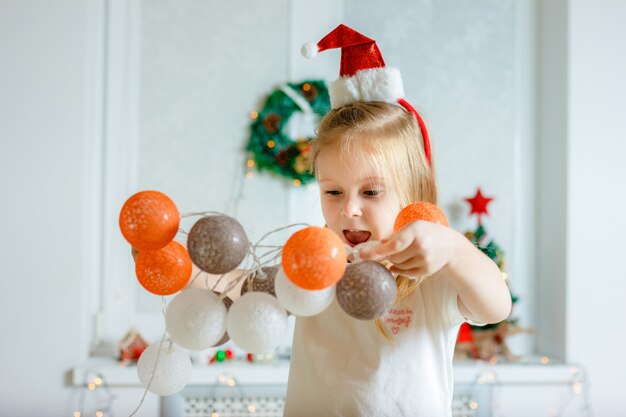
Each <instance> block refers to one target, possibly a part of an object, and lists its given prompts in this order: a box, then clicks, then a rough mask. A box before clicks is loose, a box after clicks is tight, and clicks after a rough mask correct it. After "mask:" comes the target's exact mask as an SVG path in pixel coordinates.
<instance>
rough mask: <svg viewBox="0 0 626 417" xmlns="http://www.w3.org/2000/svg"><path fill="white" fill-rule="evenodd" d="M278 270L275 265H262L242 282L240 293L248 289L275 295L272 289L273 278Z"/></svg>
mask: <svg viewBox="0 0 626 417" xmlns="http://www.w3.org/2000/svg"><path fill="white" fill-rule="evenodd" d="M277 272H278V267H277V266H264V267H263V268H261V271H257V272H255V273H254V274H253V275H252V276H251V277H250V278H248V279H247V280H246V282H244V284H243V285H242V287H241V295H244V294H245V293H247V292H248V291H259V292H266V293H268V294H271V295H273V296H274V297H276V292H275V291H274V280H275V279H276V273H277Z"/></svg>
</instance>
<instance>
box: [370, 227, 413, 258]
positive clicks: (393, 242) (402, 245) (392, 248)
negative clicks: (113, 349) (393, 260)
mask: <svg viewBox="0 0 626 417" xmlns="http://www.w3.org/2000/svg"><path fill="white" fill-rule="evenodd" d="M412 242H413V237H412V236H410V235H408V234H406V233H402V232H399V233H397V234H395V235H393V236H392V237H391V239H389V240H388V241H386V242H383V243H382V244H381V245H380V246H379V247H378V249H377V250H376V253H377V254H378V255H381V256H390V255H395V254H397V253H399V252H402V251H403V250H405V249H406V248H408V247H409V246H410V245H411V243H412Z"/></svg>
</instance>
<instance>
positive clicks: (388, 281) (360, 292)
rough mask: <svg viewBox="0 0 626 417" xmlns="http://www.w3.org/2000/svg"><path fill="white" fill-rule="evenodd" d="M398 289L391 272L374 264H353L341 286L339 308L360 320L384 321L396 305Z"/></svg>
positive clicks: (341, 281) (339, 284)
mask: <svg viewBox="0 0 626 417" xmlns="http://www.w3.org/2000/svg"><path fill="white" fill-rule="evenodd" d="M397 293H398V289H397V287H396V281H395V279H393V275H391V272H389V270H387V268H385V267H384V266H383V265H381V264H379V263H378V262H374V261H365V262H358V263H354V264H349V265H348V267H347V268H346V272H345V273H344V274H343V277H342V278H341V279H340V280H339V282H338V283H337V290H336V297H337V303H338V304H339V306H340V307H341V308H342V309H343V311H345V312H346V313H347V314H349V315H350V316H352V317H354V318H356V319H360V320H374V319H377V318H379V317H381V316H382V315H383V314H385V313H386V312H387V310H389V309H390V308H391V306H392V305H393V303H394V301H395V299H396V295H397Z"/></svg>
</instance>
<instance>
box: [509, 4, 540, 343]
mask: <svg viewBox="0 0 626 417" xmlns="http://www.w3.org/2000/svg"><path fill="white" fill-rule="evenodd" d="M535 13H536V11H535V4H534V1H519V2H516V3H515V64H514V68H515V80H514V96H515V100H516V101H515V104H514V109H515V114H514V115H513V133H514V136H513V165H514V166H513V215H512V221H513V229H512V230H513V236H512V248H511V250H510V256H509V259H511V260H512V261H511V265H509V268H510V271H511V272H512V274H511V275H512V276H511V281H510V282H512V283H513V288H512V290H513V291H514V292H517V293H519V294H520V295H521V297H520V301H519V303H520V306H516V307H515V311H514V312H513V316H518V317H520V318H521V321H522V323H521V324H522V326H532V325H533V323H534V322H535V301H536V300H535V288H536V285H535V282H536V277H537V274H536V268H535V255H536V254H535V249H534V248H535V246H536V244H535V239H536V233H535V224H536V223H535V211H536V198H535V195H536V191H537V187H536V166H535V152H536V129H535V123H536V122H535V113H534V111H535V103H536V74H535V56H536V44H535V28H536V17H535V16H536V14H535ZM533 338H534V337H533V336H530V335H529V336H525V337H523V338H520V339H517V340H519V341H520V342H521V343H520V346H517V347H516V348H515V349H514V351H516V352H517V351H519V352H523V353H531V352H533V351H534V350H535V347H534V346H533Z"/></svg>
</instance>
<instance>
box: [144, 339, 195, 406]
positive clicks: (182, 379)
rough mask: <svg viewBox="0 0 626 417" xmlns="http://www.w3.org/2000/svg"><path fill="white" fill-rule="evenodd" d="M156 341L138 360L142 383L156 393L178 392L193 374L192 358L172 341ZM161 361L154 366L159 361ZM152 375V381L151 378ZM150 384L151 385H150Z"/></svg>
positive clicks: (163, 394)
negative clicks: (161, 342)
mask: <svg viewBox="0 0 626 417" xmlns="http://www.w3.org/2000/svg"><path fill="white" fill-rule="evenodd" d="M159 346H160V343H154V344H152V345H150V346H148V348H146V350H144V351H143V353H142V354H141V356H140V357H139V361H138V362H137V375H138V376H139V381H140V382H141V385H143V386H144V387H147V388H148V391H150V392H151V393H153V394H156V395H161V396H165V395H172V394H176V393H177V392H179V391H180V390H182V389H183V388H185V385H187V382H188V381H189V376H190V375H191V359H189V355H188V354H187V351H185V350H184V349H183V348H181V347H180V346H176V345H175V344H173V343H171V342H168V341H166V342H163V345H162V347H161V353H159ZM157 355H158V357H159V362H158V363H157V364H156V368H155V366H154V364H155V362H156V361H157ZM152 372H154V377H152ZM151 377H152V381H150V378H151ZM148 384H150V386H148Z"/></svg>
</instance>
